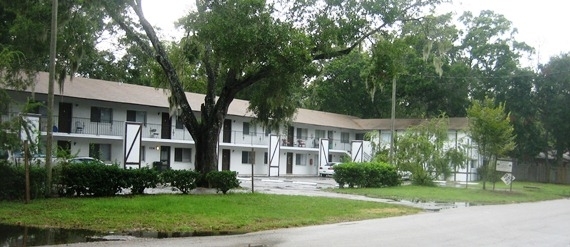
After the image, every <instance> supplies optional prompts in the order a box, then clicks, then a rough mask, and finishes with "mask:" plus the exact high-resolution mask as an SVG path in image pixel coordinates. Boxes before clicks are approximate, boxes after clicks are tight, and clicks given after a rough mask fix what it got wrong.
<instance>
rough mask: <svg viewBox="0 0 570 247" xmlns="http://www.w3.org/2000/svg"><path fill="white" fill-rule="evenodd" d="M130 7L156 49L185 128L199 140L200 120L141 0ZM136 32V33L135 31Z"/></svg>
mask: <svg viewBox="0 0 570 247" xmlns="http://www.w3.org/2000/svg"><path fill="white" fill-rule="evenodd" d="M129 5H130V6H131V7H132V8H133V10H134V11H135V13H136V14H137V16H138V18H139V22H140V24H141V25H142V27H143V29H144V31H145V33H146V35H147V37H148V38H149V40H150V42H151V44H152V46H153V47H154V51H155V52H156V55H155V59H156V61H157V62H158V63H159V64H160V66H161V67H162V70H163V71H164V73H165V74H166V77H167V78H168V82H169V83H170V93H171V94H172V97H174V102H175V104H176V105H175V106H179V107H180V108H181V109H182V113H181V116H180V117H181V120H182V121H183V122H184V126H185V127H186V129H188V131H189V132H190V134H191V135H192V137H193V138H197V132H198V131H199V129H198V120H197V119H196V116H195V115H194V114H193V110H192V107H191V106H190V104H189V103H188V99H187V98H186V94H185V92H184V89H183V88H182V84H181V83H180V78H179V77H178V74H177V73H176V70H175V69H174V66H173V65H172V63H171V62H170V60H169V59H168V55H167V54H166V51H165V50H164V47H163V46H162V44H161V43H160V41H159V40H158V36H157V35H156V32H155V31H154V28H153V27H152V25H151V24H150V23H149V22H148V21H147V19H146V18H145V17H144V14H143V11H142V5H141V0H136V4H135V3H133V2H130V3H129ZM127 28H128V27H127ZM133 32H134V31H133Z"/></svg>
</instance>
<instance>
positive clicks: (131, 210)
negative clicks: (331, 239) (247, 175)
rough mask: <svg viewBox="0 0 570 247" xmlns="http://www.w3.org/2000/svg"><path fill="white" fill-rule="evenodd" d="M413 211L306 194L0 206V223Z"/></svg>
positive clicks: (176, 221) (105, 227)
mask: <svg viewBox="0 0 570 247" xmlns="http://www.w3.org/2000/svg"><path fill="white" fill-rule="evenodd" d="M419 211H420V210H418V209H415V208H409V207H403V206H397V205H389V204H384V203H375V202H363V201H354V200H346V199H333V198H322V197H307V196H285V195H268V194H259V193H256V194H246V193H236V194H228V195H221V194H216V195H145V196H133V197H130V196H121V197H113V198H57V199H46V200H34V201H32V202H31V204H27V205H26V204H23V203H21V202H0V223H5V224H17V225H26V226H38V227H61V228H69V229H89V230H96V231H103V232H109V231H114V232H122V231H133V230H148V231H160V232H210V233H213V234H215V233H245V232H253V231H259V230H267V229H275V228H286V227H297V226H307V225H318V224H326V223H336V222H345V221H354V220H363V219H371V218H383V217H392V216H400V215H407V214H414V213H417V212H419Z"/></svg>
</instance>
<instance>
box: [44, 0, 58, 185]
mask: <svg viewBox="0 0 570 247" xmlns="http://www.w3.org/2000/svg"><path fill="white" fill-rule="evenodd" d="M57 6H58V3H57V0H52V3H51V36H50V43H49V86H48V106H47V138H46V172H47V181H46V182H47V183H46V186H47V188H46V196H50V195H51V183H52V181H51V180H52V171H51V165H52V164H51V161H52V146H53V126H54V125H53V105H54V103H53V101H54V96H53V95H54V92H53V87H54V84H55V57H56V47H57Z"/></svg>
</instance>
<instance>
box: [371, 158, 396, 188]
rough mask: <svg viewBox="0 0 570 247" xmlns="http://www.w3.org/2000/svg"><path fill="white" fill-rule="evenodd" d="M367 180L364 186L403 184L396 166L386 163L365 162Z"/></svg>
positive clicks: (375, 186)
mask: <svg viewBox="0 0 570 247" xmlns="http://www.w3.org/2000/svg"><path fill="white" fill-rule="evenodd" d="M362 165H363V167H364V174H365V177H366V179H365V182H364V185H363V187H367V188H380V187H390V186H398V185H400V184H401V178H400V175H398V172H397V170H396V167H394V166H391V165H389V164H386V163H364V164H362Z"/></svg>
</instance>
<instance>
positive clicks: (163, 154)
mask: <svg viewBox="0 0 570 247" xmlns="http://www.w3.org/2000/svg"><path fill="white" fill-rule="evenodd" d="M160 162H161V163H162V165H163V166H164V167H163V168H170V146H160Z"/></svg>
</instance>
